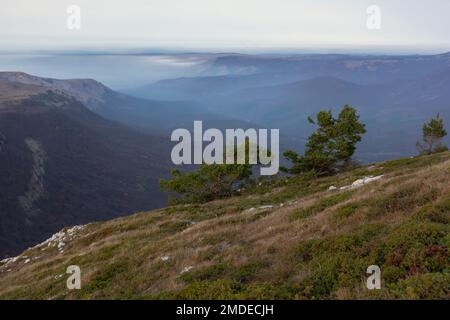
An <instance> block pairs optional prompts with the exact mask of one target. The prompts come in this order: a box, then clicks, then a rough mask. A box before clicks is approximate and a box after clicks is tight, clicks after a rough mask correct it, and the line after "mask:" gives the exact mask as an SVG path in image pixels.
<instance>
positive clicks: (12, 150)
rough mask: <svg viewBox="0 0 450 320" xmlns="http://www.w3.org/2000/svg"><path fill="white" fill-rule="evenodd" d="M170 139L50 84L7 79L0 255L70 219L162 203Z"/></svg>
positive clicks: (1, 95) (0, 131)
mask: <svg viewBox="0 0 450 320" xmlns="http://www.w3.org/2000/svg"><path fill="white" fill-rule="evenodd" d="M169 154H170V151H169V146H168V144H167V142H166V139H164V138H161V137H158V136H151V135H145V134H141V133H137V132H134V131H131V130H130V129H128V128H126V127H124V126H121V125H119V124H117V123H114V122H111V121H108V120H105V119H103V118H101V117H100V116H98V115H96V114H95V113H93V112H91V111H90V110H88V109H87V108H86V107H85V106H84V105H83V104H82V103H80V102H79V101H78V100H76V99H74V98H73V97H72V96H69V95H67V94H65V93H63V92H60V91H53V90H49V89H48V88H47V87H46V86H44V87H43V86H38V85H35V84H22V83H17V82H11V81H8V80H0V188H1V190H2V197H1V198H0V219H1V224H0V256H5V255H12V254H16V253H18V252H20V251H22V250H23V249H25V248H27V247H28V246H29V245H31V244H33V243H36V241H41V240H43V239H45V238H47V237H48V236H49V235H51V234H52V233H54V232H55V231H57V230H58V229H60V228H62V227H63V226H65V225H67V224H78V223H87V222H90V221H96V220H104V219H110V218H113V217H117V216H121V215H125V214H129V213H132V212H135V211H139V210H144V209H151V208H156V207H161V206H163V205H164V204H165V203H166V197H165V196H164V194H163V193H161V192H160V191H159V187H158V179H159V178H160V177H162V176H164V175H166V174H167V172H168V170H169V167H170V165H169V159H168V156H167V157H166V155H169Z"/></svg>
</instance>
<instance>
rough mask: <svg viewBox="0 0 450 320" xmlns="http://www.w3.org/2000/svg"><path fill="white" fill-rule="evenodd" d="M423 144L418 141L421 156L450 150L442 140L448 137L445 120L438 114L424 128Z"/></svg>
mask: <svg viewBox="0 0 450 320" xmlns="http://www.w3.org/2000/svg"><path fill="white" fill-rule="evenodd" d="M422 133H423V142H422V143H420V142H419V141H417V143H416V146H417V148H418V149H419V150H420V154H422V155H429V154H433V153H438V152H443V151H447V150H448V148H447V146H445V145H444V144H443V143H442V139H443V138H444V137H445V136H446V135H447V131H445V129H444V120H443V119H442V118H441V117H440V116H439V114H437V116H436V117H434V118H431V120H430V121H428V122H427V123H425V124H424V125H423V127H422Z"/></svg>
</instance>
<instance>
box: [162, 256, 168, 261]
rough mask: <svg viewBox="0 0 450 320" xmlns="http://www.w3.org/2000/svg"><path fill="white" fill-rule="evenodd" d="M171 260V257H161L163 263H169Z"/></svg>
mask: <svg viewBox="0 0 450 320" xmlns="http://www.w3.org/2000/svg"><path fill="white" fill-rule="evenodd" d="M169 259H170V257H169V256H164V257H161V260H162V261H168V260H169Z"/></svg>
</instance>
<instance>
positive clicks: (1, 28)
mask: <svg viewBox="0 0 450 320" xmlns="http://www.w3.org/2000/svg"><path fill="white" fill-rule="evenodd" d="M70 5H77V6H78V7H79V8H80V9H81V20H80V21H81V25H80V26H81V28H80V29H79V30H77V29H76V30H69V29H68V28H67V26H66V22H67V19H68V16H69V14H68V13H67V12H66V10H67V7H68V6H70ZM371 5H376V6H378V8H379V9H380V12H381V14H380V20H379V21H380V27H381V28H380V29H375V30H372V29H369V28H368V27H367V20H368V18H369V17H370V15H369V14H368V13H367V8H368V7H369V6H371ZM110 48H175V49H211V50H234V49H258V48H259V49H261V50H264V49H269V48H273V49H277V48H278V49H346V48H347V49H349V50H350V49H357V48H379V49H380V50H381V51H382V49H383V48H384V49H389V48H390V49H393V48H404V49H405V50H411V51H418V52H424V51H436V52H444V51H450V1H448V0H427V1H425V0H395V1H393V0H369V1H368V0H309V1H305V0H127V1H124V0H95V1H93V0H39V1H30V0H0V50H14V49H26V50H41V49H99V50H101V49H110Z"/></svg>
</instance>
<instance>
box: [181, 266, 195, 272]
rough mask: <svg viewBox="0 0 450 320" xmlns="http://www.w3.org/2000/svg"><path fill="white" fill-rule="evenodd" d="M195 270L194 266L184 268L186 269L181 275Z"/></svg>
mask: <svg viewBox="0 0 450 320" xmlns="http://www.w3.org/2000/svg"><path fill="white" fill-rule="evenodd" d="M193 268H194V267H193V266H188V267H184V269H183V270H182V271H181V272H180V274H183V273H186V272H189V271H191V270H192V269H193Z"/></svg>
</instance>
